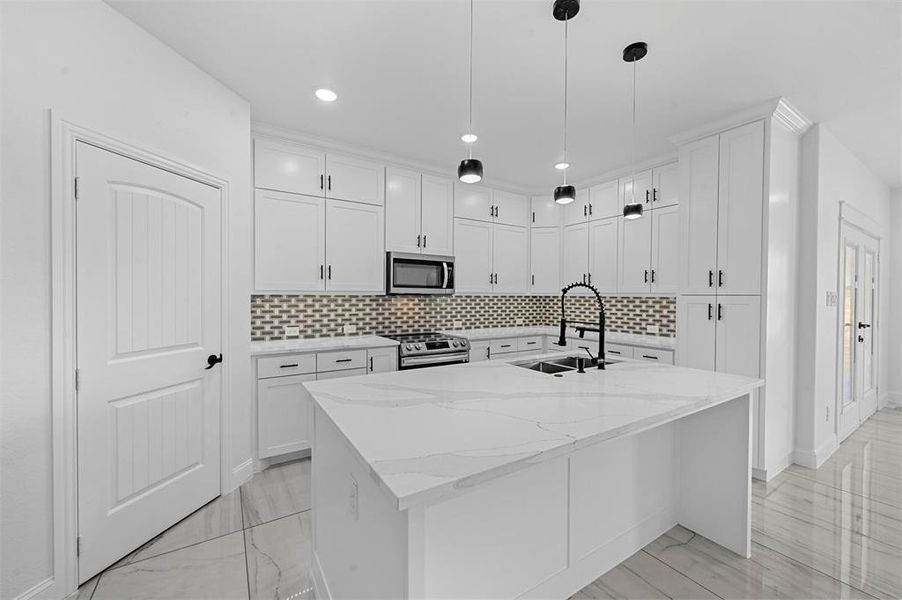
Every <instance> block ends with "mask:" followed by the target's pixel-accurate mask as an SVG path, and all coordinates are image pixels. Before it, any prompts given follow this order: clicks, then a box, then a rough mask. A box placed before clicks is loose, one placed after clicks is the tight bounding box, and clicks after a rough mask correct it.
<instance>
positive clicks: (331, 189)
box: [326, 152, 385, 205]
mask: <svg viewBox="0 0 902 600" xmlns="http://www.w3.org/2000/svg"><path fill="white" fill-rule="evenodd" d="M326 197H327V198H335V199H336V200H352V201H354V202H365V203H367V204H380V205H381V204H382V203H383V202H384V200H385V167H384V166H383V165H380V164H378V163H374V162H370V161H368V160H362V159H360V158H354V157H353V156H344V155H342V154H333V153H331V152H330V153H329V154H328V155H326Z"/></svg>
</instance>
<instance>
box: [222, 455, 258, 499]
mask: <svg viewBox="0 0 902 600" xmlns="http://www.w3.org/2000/svg"><path fill="white" fill-rule="evenodd" d="M253 476H254V459H253V458H249V459H247V460H246V461H244V462H243V463H241V464H240V465H238V466H237V467H235V468H233V469H232V475H231V478H230V481H229V482H228V485H226V486H223V490H222V493H223V494H225V493H228V492H231V491H232V490H235V489H238V486H240V485H241V484H242V483H245V482H247V481H250V479H251V477H253Z"/></svg>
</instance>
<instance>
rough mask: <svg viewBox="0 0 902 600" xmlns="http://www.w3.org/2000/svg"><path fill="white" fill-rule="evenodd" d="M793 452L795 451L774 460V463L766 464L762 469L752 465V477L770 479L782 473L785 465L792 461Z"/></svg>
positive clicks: (763, 479)
mask: <svg viewBox="0 0 902 600" xmlns="http://www.w3.org/2000/svg"><path fill="white" fill-rule="evenodd" d="M794 454H795V453H790V454H787V455H786V456H784V457H783V458H781V459H780V460H778V461H776V462H774V464H772V465H769V466H766V467H765V468H763V469H759V468H757V467H752V479H758V480H760V481H770V480H771V479H773V478H774V477H776V476H777V475H779V474H780V473H782V472H783V470H784V469H785V468H786V467H788V466H789V465H791V464H792V463H793V462H794V461H793V457H794Z"/></svg>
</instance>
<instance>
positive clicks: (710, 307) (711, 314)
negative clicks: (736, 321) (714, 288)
mask: <svg viewBox="0 0 902 600" xmlns="http://www.w3.org/2000/svg"><path fill="white" fill-rule="evenodd" d="M713 318H714V305H713V304H711V303H710V302H709V303H708V320H709V321H710V320H711V319H713Z"/></svg>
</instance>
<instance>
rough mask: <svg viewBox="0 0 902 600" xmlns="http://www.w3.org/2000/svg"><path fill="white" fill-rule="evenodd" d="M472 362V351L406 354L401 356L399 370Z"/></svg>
mask: <svg viewBox="0 0 902 600" xmlns="http://www.w3.org/2000/svg"><path fill="white" fill-rule="evenodd" d="M468 362H470V351H469V350H467V351H465V352H449V353H447V354H433V355H431V356H406V357H403V358H401V362H400V363H399V364H398V370H399V371H404V370H406V369H422V368H423V367H440V366H443V365H456V364H459V363H468Z"/></svg>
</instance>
